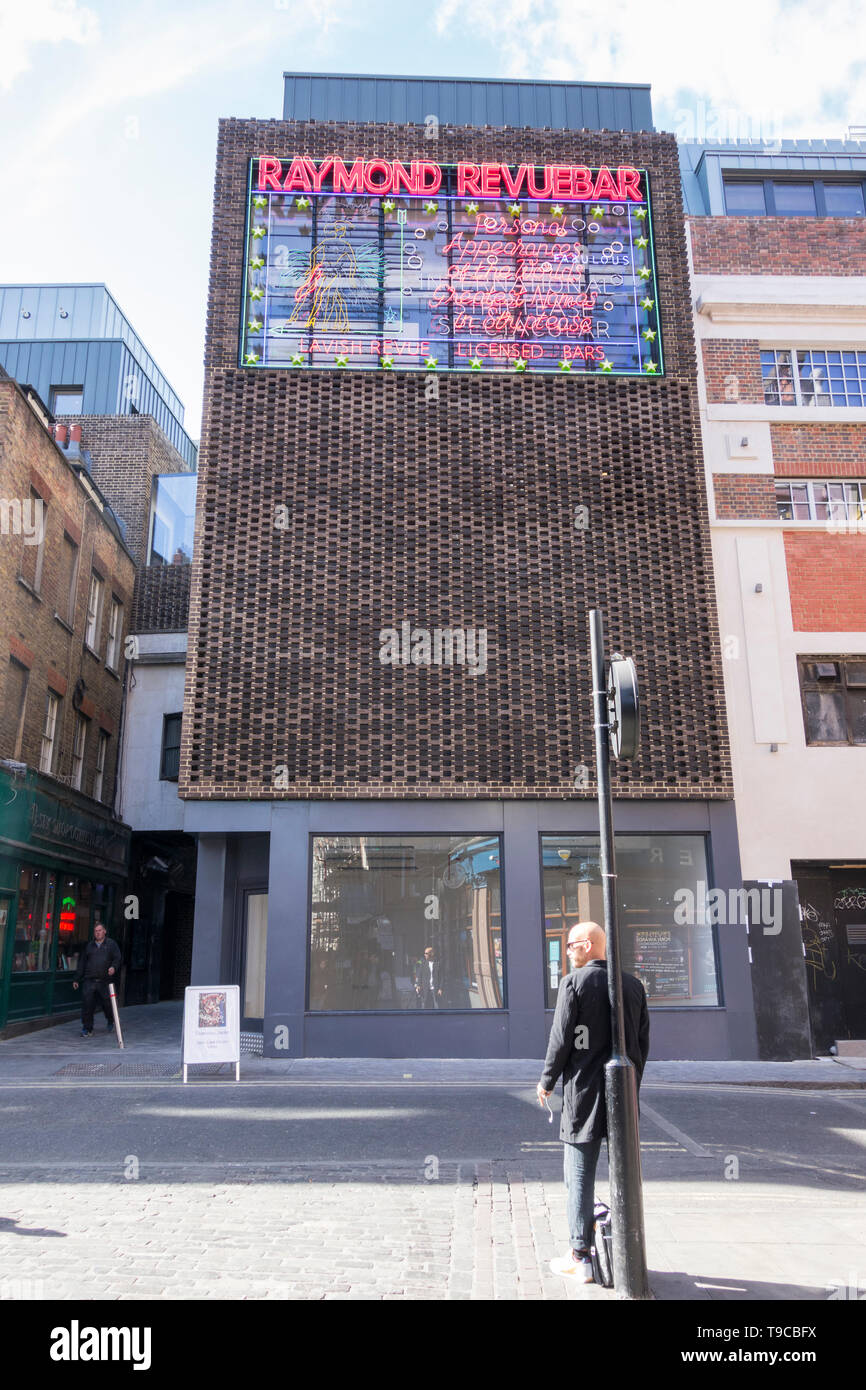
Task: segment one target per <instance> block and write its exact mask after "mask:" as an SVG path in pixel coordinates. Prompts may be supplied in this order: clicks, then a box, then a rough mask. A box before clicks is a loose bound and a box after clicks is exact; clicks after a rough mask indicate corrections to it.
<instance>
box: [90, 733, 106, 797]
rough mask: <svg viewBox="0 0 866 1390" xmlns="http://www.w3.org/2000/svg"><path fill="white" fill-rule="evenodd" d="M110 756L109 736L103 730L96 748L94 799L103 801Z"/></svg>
mask: <svg viewBox="0 0 866 1390" xmlns="http://www.w3.org/2000/svg"><path fill="white" fill-rule="evenodd" d="M107 754H108V734H106V733H104V732H103V730H102V729H100V731H99V742H98V744H97V746H96V772H95V773H94V775H93V799H94V801H102V800H103V796H102V788H103V785H104V783H105V760H106V757H107Z"/></svg>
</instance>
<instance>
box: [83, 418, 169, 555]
mask: <svg viewBox="0 0 866 1390" xmlns="http://www.w3.org/2000/svg"><path fill="white" fill-rule="evenodd" d="M75 423H76V424H80V425H81V446H82V448H84V449H87V450H88V451H89V453H90V457H91V473H92V476H93V481H94V482H95V483H96V485H97V487H99V488H101V489H102V491H103V492H104V493H105V496H106V497H107V498H108V500H109V502H110V503H111V505H112V507H113V508H114V509H115V511H116V512H117V513H118V514H119V515H120V516H121V517H122V518H123V520H124V521H125V522H126V528H127V530H126V543H127V545H128V546H129V549H130V550H131V551H132V553H133V555H134V556H135V563H136V565H138V566H141V565H144V563H145V561H146V559H147V525H148V520H149V517H150V494H151V486H152V479H153V476H154V474H156V473H186V472H188V471H189V470H188V469H187V467H186V464H185V463H184V460H183V458H182V457H181V455H180V454H179V453H178V451H177V449H175V447H174V445H173V444H171V443H169V441H168V439H167V438H166V436H165V435H164V434H163V432H162V430H161V429H160V427H159V425H158V424H157V423H156V421H155V420H154V419H153V417H152V416H150V415H81V416H78V417H77V418H76V421H75Z"/></svg>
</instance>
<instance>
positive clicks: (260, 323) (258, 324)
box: [247, 319, 265, 333]
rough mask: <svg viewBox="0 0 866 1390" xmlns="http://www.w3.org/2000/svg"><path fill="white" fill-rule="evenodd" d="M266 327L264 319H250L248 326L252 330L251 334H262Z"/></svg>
mask: <svg viewBox="0 0 866 1390" xmlns="http://www.w3.org/2000/svg"><path fill="white" fill-rule="evenodd" d="M264 326H265V325H264V320H263V319H250V321H249V323H248V324H247V328H248V329H249V330H250V332H251V333H261V331H262V329H263V328H264Z"/></svg>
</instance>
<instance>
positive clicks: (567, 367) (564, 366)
mask: <svg viewBox="0 0 866 1390" xmlns="http://www.w3.org/2000/svg"><path fill="white" fill-rule="evenodd" d="M559 370H560V371H561V372H570V371H571V363H570V362H566V360H565V358H563V359H562V361H561V362H560V364H559Z"/></svg>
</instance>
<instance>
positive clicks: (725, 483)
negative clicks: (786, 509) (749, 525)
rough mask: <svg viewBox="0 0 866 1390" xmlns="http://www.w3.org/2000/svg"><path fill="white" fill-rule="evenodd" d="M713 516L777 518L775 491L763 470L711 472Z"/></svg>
mask: <svg viewBox="0 0 866 1390" xmlns="http://www.w3.org/2000/svg"><path fill="white" fill-rule="evenodd" d="M713 490H714V493H715V499H716V516H717V517H718V518H719V520H720V521H726V520H728V519H731V518H734V517H742V518H744V519H748V520H755V521H757V520H763V519H769V520H777V519H778V515H779V513H778V508H777V507H776V491H775V487H774V484H773V479H772V478H771V477H768V476H767V474H766V473H714V474H713Z"/></svg>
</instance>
